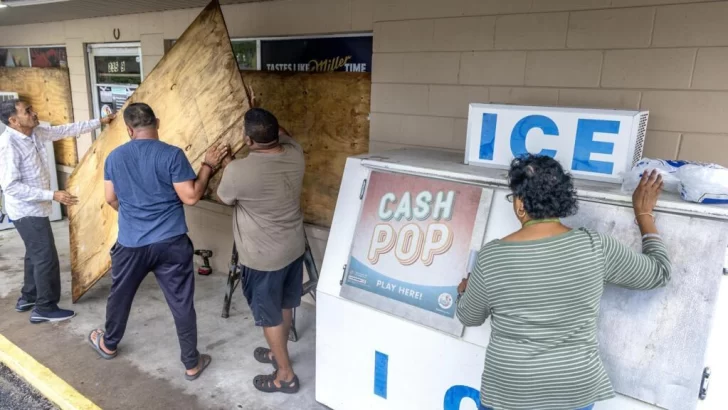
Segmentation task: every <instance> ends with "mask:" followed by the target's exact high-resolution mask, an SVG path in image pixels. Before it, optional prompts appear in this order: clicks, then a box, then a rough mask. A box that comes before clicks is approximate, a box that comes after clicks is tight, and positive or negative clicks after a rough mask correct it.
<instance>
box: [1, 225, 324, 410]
mask: <svg viewBox="0 0 728 410" xmlns="http://www.w3.org/2000/svg"><path fill="white" fill-rule="evenodd" d="M53 226H54V232H55V235H56V246H57V248H58V251H59V255H60V259H61V269H62V272H63V273H62V279H63V299H62V301H61V305H62V307H70V308H73V309H75V310H76V311H77V313H78V316H77V317H76V318H74V319H72V320H71V321H68V322H64V323H60V324H41V325H31V324H30V323H28V315H29V314H28V313H24V314H19V313H16V312H14V310H13V306H14V304H15V301H16V299H17V297H18V292H19V289H20V287H21V283H22V276H23V273H22V272H23V265H22V264H23V255H24V248H23V243H22V241H21V240H20V238H19V237H18V236H17V233H16V232H15V231H3V232H0V312H1V313H0V316H1V317H2V318H3V319H2V320H1V321H0V334H2V335H4V336H5V337H7V338H8V339H9V340H10V341H11V342H13V343H14V344H16V345H17V346H18V347H20V348H21V349H23V350H24V351H26V352H27V353H28V354H30V355H31V356H33V357H34V358H35V359H36V360H37V361H39V362H40V363H42V364H43V365H45V366H47V367H48V368H50V369H51V370H52V371H53V372H54V373H56V374H57V375H58V376H59V377H61V378H62V379H64V380H65V381H66V382H67V383H69V384H70V385H71V386H73V387H74V388H75V389H76V390H78V391H79V392H80V393H81V394H83V395H84V396H86V397H87V398H88V399H90V400H91V401H93V402H94V403H96V404H97V405H98V406H99V407H101V408H103V409H106V410H112V409H129V408H139V409H170V408H174V409H243V410H246V409H250V410H279V409H282V410H285V409H296V410H309V409H310V410H314V409H323V408H325V407H324V406H321V405H320V404H318V403H316V401H315V398H314V366H315V344H314V342H315V327H314V326H315V309H314V307H313V306H311V305H308V304H304V305H303V306H302V308H300V309H299V312H298V320H299V323H298V329H299V334H300V336H301V340H300V341H299V342H298V343H291V345H290V350H291V355H292V360H293V365H294V369H295V371H296V373H297V374H298V376H299V378H300V380H301V391H300V392H299V393H298V394H297V395H290V396H289V395H283V394H272V395H271V394H264V393H260V392H258V391H257V390H255V388H254V387H253V385H252V379H253V377H255V376H256V375H257V374H260V373H270V372H272V368H270V366H266V365H262V364H260V363H258V362H257V361H255V359H254V358H253V355H252V353H253V350H254V349H255V347H257V346H263V345H264V343H265V342H264V338H263V334H262V331H261V330H260V329H258V328H255V326H254V324H253V320H252V318H251V317H250V312H249V310H248V307H247V304H246V303H245V301H244V298H243V297H242V294H241V292H240V290H238V292H237V293H236V295H235V298H234V300H233V306H232V309H231V315H230V318H229V319H222V318H221V317H220V310H221V308H222V300H223V291H224V288H225V284H226V280H227V275H226V273H222V272H217V273H215V274H213V275H211V276H209V277H200V276H198V277H197V278H196V282H197V287H196V297H195V304H196V309H197V316H198V329H199V343H198V344H199V350H200V351H201V352H203V353H208V354H210V355H212V357H213V362H212V364H211V365H210V367H209V368H208V369H207V370H206V372H205V374H204V375H203V376H202V377H201V378H200V379H199V380H197V381H195V382H188V381H186V380H184V378H183V372H184V368H183V366H182V364H181V363H180V362H179V345H178V343H177V338H176V333H175V329H174V321H173V319H172V316H171V313H170V312H169V309H168V307H167V305H166V303H165V301H164V297H163V295H162V292H161V290H159V288H158V286H157V284H156V281H155V280H154V276H153V275H151V274H150V275H149V277H148V278H147V280H146V281H145V282H144V283H143V284H142V286H141V287H140V289H139V292H138V294H137V297H136V299H135V301H134V306H133V308H132V314H131V318H130V321H129V326H128V329H127V333H126V336H125V338H124V340H123V341H122V344H121V345H120V350H119V351H120V353H119V356H118V357H117V358H116V359H114V360H111V361H106V360H103V359H100V358H99V357H98V356H97V355H96V353H95V352H93V351H92V350H91V348H90V347H89V346H88V345H87V342H86V336H87V335H88V332H90V331H91V330H92V329H94V328H97V327H100V326H103V323H104V317H105V311H106V306H105V305H106V297H107V296H108V292H109V288H110V285H111V284H110V279H109V278H108V277H105V278H103V279H102V280H101V281H100V282H99V283H98V284H97V285H96V286H95V287H94V288H92V289H91V290H90V291H89V292H88V293H87V294H86V295H85V296H84V297H83V298H82V299H81V300H80V301H79V303H78V304H76V305H73V306H72V305H71V302H70V289H71V284H70V262H69V249H68V227H67V224H66V223H65V222H59V223H54V225H53ZM196 245H197V246H199V247H203V248H204V244H196Z"/></svg>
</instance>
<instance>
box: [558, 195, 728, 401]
mask: <svg viewBox="0 0 728 410" xmlns="http://www.w3.org/2000/svg"><path fill="white" fill-rule="evenodd" d="M633 221H634V215H633V211H632V209H630V208H621V207H616V206H613V205H606V204H596V203H590V202H582V203H581V204H580V209H579V213H578V214H577V215H576V216H574V217H572V218H569V219H567V220H566V222H565V223H567V224H568V225H569V226H574V227H576V226H584V227H587V228H590V229H593V230H596V231H598V232H602V233H605V234H609V235H612V236H613V237H615V238H617V239H619V240H620V241H621V242H622V243H625V244H629V245H630V246H631V247H632V248H633V249H635V250H638V251H639V250H641V238H640V234H639V229H638V227H637V225H635V224H634V222H633ZM657 225H658V228H659V230H660V235H661V236H662V238H663V240H664V241H665V244H666V245H667V248H668V253H669V255H670V260H671V261H672V268H673V269H672V280H671V281H670V283H669V284H668V285H667V286H666V287H665V288H661V289H656V290H652V291H636V290H628V289H623V288H617V287H614V286H608V287H607V288H606V289H605V291H604V296H603V298H602V303H601V310H600V315H599V329H598V331H599V341H600V344H599V347H600V353H601V357H602V360H603V361H604V366H605V368H606V369H607V373H608V374H609V378H610V379H611V380H612V384H613V385H614V389H615V390H616V391H617V392H619V393H621V394H624V395H626V396H630V397H634V398H636V399H639V400H641V401H644V402H647V403H651V404H655V405H657V406H658V407H661V408H665V409H684V410H690V409H695V408H696V406H697V403H698V390H699V387H700V380H701V376H702V373H703V367H704V366H706V365H707V364H706V363H705V361H704V360H705V352H706V348H707V341H708V336H709V333H710V328H711V326H712V322H713V316H714V313H715V305H716V302H717V298H718V289H719V287H720V283H721V281H722V279H723V274H722V272H723V257H724V254H725V249H726V246H728V235H727V234H726V232H728V223H725V222H720V221H712V220H707V219H701V218H696V217H687V216H678V215H670V214H660V215H658V218H657Z"/></svg>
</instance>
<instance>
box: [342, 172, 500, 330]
mask: <svg viewBox="0 0 728 410" xmlns="http://www.w3.org/2000/svg"><path fill="white" fill-rule="evenodd" d="M491 200H492V190H489V189H483V188H480V187H477V186H472V185H465V184H460V183H455V182H449V181H441V180H434V179H429V178H423V177H417V176H411V175H402V174H388V173H381V172H372V173H371V175H370V178H369V181H368V184H367V190H366V196H365V197H364V203H363V205H362V210H361V215H360V217H359V223H358V224H357V227H356V233H355V235H354V242H353V245H352V250H351V255H350V257H349V263H348V265H347V266H348V267H347V272H346V278H345V280H344V283H343V286H342V288H341V296H342V297H345V298H347V299H352V300H355V301H357V302H360V303H363V304H366V305H369V306H372V307H374V308H377V309H379V310H383V311H386V312H389V313H392V314H395V315H397V316H401V317H404V318H406V319H409V320H412V321H415V322H418V323H421V324H424V325H427V326H430V327H434V328H436V329H440V330H442V331H445V332H448V333H451V334H455V335H460V334H462V325H461V324H460V322H459V321H458V320H457V318H456V317H455V310H456V303H455V302H456V297H457V286H458V284H459V283H460V281H461V280H462V279H463V278H464V277H466V276H467V274H468V270H469V265H470V263H469V261H470V260H471V255H472V254H473V253H474V251H477V250H479V249H480V247H481V245H482V242H483V235H484V232H485V225H486V221H487V217H488V213H489V211H490V203H491Z"/></svg>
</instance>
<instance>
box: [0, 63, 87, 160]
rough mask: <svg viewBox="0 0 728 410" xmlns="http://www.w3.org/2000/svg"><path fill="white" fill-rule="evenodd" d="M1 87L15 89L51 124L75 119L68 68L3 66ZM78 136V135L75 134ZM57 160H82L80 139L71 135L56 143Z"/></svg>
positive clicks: (39, 116) (0, 71)
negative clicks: (78, 141) (79, 155)
mask: <svg viewBox="0 0 728 410" xmlns="http://www.w3.org/2000/svg"><path fill="white" fill-rule="evenodd" d="M0 91H13V92H16V93H18V96H20V98H22V99H24V100H26V101H28V102H30V104H31V105H32V106H33V108H34V109H35V111H36V112H37V113H38V118H39V119H40V120H41V121H46V122H49V123H50V124H51V125H61V124H67V123H69V122H73V108H72V107H73V106H72V104H71V81H70V77H69V75H68V69H65V68H0ZM73 137H75V136H73ZM53 150H54V151H55V155H56V163H58V164H62V165H67V166H75V165H76V164H77V163H78V155H77V153H76V140H75V139H74V138H67V139H64V140H61V141H57V142H55V143H54V144H53Z"/></svg>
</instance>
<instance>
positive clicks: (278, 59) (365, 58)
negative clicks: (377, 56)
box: [260, 36, 372, 73]
mask: <svg viewBox="0 0 728 410" xmlns="http://www.w3.org/2000/svg"><path fill="white" fill-rule="evenodd" d="M260 59H261V64H260V67H261V70H263V71H304V72H328V71H346V72H361V73H365V72H367V73H368V72H371V67H372V37H371V36H361V37H325V38H307V39H292V40H261V41H260Z"/></svg>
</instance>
